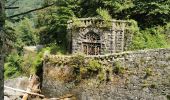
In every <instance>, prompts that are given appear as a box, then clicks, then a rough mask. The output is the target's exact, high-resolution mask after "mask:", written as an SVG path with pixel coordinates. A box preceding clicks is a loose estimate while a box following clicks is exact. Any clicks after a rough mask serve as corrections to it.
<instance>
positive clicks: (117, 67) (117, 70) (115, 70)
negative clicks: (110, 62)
mask: <svg viewBox="0 0 170 100" xmlns="http://www.w3.org/2000/svg"><path fill="white" fill-rule="evenodd" d="M124 71H125V69H124V68H123V67H121V65H120V62H118V61H116V62H115V63H114V68H113V73H115V74H116V75H119V74H124Z"/></svg>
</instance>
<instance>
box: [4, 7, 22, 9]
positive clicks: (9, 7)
mask: <svg viewBox="0 0 170 100" xmlns="http://www.w3.org/2000/svg"><path fill="white" fill-rule="evenodd" d="M18 8H19V7H5V9H18Z"/></svg>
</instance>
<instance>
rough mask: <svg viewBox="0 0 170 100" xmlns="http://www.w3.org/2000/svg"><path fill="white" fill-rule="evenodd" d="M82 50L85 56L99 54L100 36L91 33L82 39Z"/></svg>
mask: <svg viewBox="0 0 170 100" xmlns="http://www.w3.org/2000/svg"><path fill="white" fill-rule="evenodd" d="M83 39H84V41H83V42H82V50H83V52H84V53H85V54H86V55H99V54H100V52H101V42H100V36H99V35H98V34H96V33H95V32H93V31H90V32H88V33H86V34H85V35H84V37H83Z"/></svg>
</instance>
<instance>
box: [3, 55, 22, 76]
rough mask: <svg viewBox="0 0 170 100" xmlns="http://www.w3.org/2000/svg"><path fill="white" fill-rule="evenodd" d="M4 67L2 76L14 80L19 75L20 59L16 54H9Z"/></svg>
mask: <svg viewBox="0 0 170 100" xmlns="http://www.w3.org/2000/svg"><path fill="white" fill-rule="evenodd" d="M5 62H6V63H5V65H4V71H5V72H4V76H5V79H8V78H14V77H17V76H19V75H20V74H21V72H22V70H21V65H20V64H21V62H22V57H21V56H19V55H18V54H17V53H11V54H9V55H8V56H7V58H6V60H5Z"/></svg>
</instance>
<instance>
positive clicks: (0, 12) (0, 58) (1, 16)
mask: <svg viewBox="0 0 170 100" xmlns="http://www.w3.org/2000/svg"><path fill="white" fill-rule="evenodd" d="M4 3H5V2H4V0H1V1H0V48H1V49H0V99H2V100H3V98H4V92H3V90H4V83H3V79H4V77H3V66H4V32H3V27H4V25H5V10H4Z"/></svg>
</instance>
